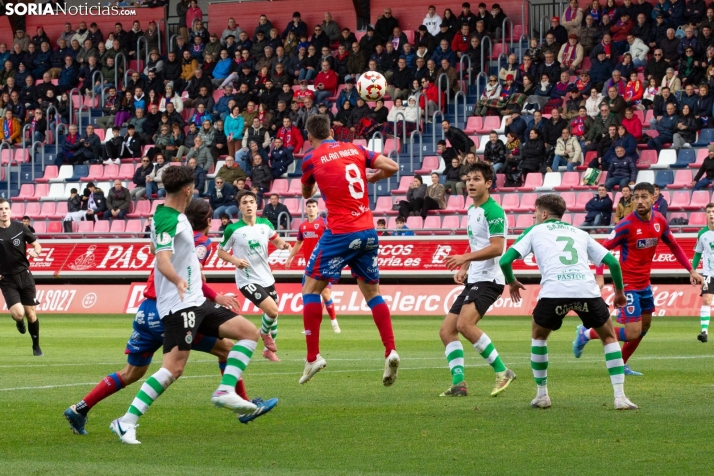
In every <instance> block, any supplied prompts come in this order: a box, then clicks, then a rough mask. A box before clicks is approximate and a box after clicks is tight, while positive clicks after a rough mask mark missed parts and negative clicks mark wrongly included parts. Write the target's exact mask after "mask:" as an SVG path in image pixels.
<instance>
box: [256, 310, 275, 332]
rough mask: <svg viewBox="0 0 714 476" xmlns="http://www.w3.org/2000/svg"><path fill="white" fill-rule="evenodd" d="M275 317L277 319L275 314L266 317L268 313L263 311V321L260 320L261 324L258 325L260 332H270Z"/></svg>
mask: <svg viewBox="0 0 714 476" xmlns="http://www.w3.org/2000/svg"><path fill="white" fill-rule="evenodd" d="M275 319H277V316H276V317H275V318H271V317H268V315H267V314H266V313H263V321H262V322H261V325H260V332H261V334H269V333H270V329H272V328H273V324H274V323H275Z"/></svg>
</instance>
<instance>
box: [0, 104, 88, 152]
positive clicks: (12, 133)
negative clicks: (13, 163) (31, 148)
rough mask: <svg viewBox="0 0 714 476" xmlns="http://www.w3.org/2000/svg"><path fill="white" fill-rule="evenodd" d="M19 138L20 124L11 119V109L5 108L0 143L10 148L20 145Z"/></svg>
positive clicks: (20, 132) (20, 133) (0, 128)
mask: <svg viewBox="0 0 714 476" xmlns="http://www.w3.org/2000/svg"><path fill="white" fill-rule="evenodd" d="M75 129H76V126H75ZM21 136H22V124H20V120H19V119H18V118H16V117H13V115H12V109H10V108H7V109H6V110H5V114H4V117H3V119H2V120H0V141H2V142H6V143H8V144H9V145H10V147H12V146H13V145H15V144H19V143H20V141H21V140H22V138H21Z"/></svg>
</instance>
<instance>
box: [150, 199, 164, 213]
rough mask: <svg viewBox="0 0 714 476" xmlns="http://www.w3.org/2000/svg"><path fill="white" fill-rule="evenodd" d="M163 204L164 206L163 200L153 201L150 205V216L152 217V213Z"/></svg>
mask: <svg viewBox="0 0 714 476" xmlns="http://www.w3.org/2000/svg"><path fill="white" fill-rule="evenodd" d="M163 204H164V201H163V200H154V201H153V202H152V203H151V215H153V214H154V213H156V208H157V207H158V206H159V205H163Z"/></svg>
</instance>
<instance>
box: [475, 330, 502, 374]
mask: <svg viewBox="0 0 714 476" xmlns="http://www.w3.org/2000/svg"><path fill="white" fill-rule="evenodd" d="M474 349H476V352H478V353H479V354H481V357H483V358H484V359H486V362H488V363H489V364H490V365H491V367H493V371H494V372H505V371H506V366H505V365H503V361H502V360H501V357H500V356H499V355H498V351H497V350H496V348H495V347H494V346H493V343H492V342H491V339H490V338H489V337H488V336H487V335H486V334H485V333H484V334H481V337H480V338H479V340H477V341H476V343H475V344H474Z"/></svg>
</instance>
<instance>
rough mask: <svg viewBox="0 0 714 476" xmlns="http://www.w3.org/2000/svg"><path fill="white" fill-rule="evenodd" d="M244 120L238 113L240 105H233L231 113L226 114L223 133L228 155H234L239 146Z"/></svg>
mask: <svg viewBox="0 0 714 476" xmlns="http://www.w3.org/2000/svg"><path fill="white" fill-rule="evenodd" d="M244 124H245V122H244V120H243V116H241V115H240V107H238V106H233V109H232V110H231V113H230V114H229V115H228V116H226V123H225V134H226V139H227V144H228V155H229V156H230V157H234V156H235V154H236V152H238V149H239V148H240V144H241V141H242V140H243V133H244Z"/></svg>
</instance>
